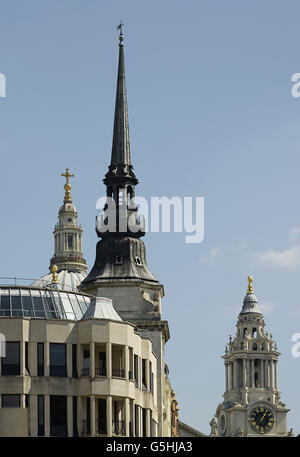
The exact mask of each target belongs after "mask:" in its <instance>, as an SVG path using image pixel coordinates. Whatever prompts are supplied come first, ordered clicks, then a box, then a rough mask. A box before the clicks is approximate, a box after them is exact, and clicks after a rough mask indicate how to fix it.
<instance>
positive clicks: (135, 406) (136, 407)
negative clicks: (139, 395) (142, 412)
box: [134, 405, 140, 436]
mask: <svg viewBox="0 0 300 457" xmlns="http://www.w3.org/2000/svg"><path fill="white" fill-rule="evenodd" d="M139 423H140V421H139V406H138V405H134V424H135V436H140V434H139Z"/></svg>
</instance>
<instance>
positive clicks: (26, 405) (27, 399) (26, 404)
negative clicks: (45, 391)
mask: <svg viewBox="0 0 300 457" xmlns="http://www.w3.org/2000/svg"><path fill="white" fill-rule="evenodd" d="M28 406H29V395H25V408H28Z"/></svg>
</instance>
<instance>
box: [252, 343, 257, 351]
mask: <svg viewBox="0 0 300 457" xmlns="http://www.w3.org/2000/svg"><path fill="white" fill-rule="evenodd" d="M252 350H253V351H257V344H256V343H253V344H252Z"/></svg>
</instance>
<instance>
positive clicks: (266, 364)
mask: <svg viewBox="0 0 300 457" xmlns="http://www.w3.org/2000/svg"><path fill="white" fill-rule="evenodd" d="M264 364H265V370H264V371H265V387H266V388H268V387H269V378H268V361H267V360H265V361H264Z"/></svg>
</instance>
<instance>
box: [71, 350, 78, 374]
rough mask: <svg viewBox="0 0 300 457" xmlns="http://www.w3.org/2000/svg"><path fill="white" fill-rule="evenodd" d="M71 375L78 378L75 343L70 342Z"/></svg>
mask: <svg viewBox="0 0 300 457" xmlns="http://www.w3.org/2000/svg"><path fill="white" fill-rule="evenodd" d="M72 376H73V378H78V372H77V344H72Z"/></svg>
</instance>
